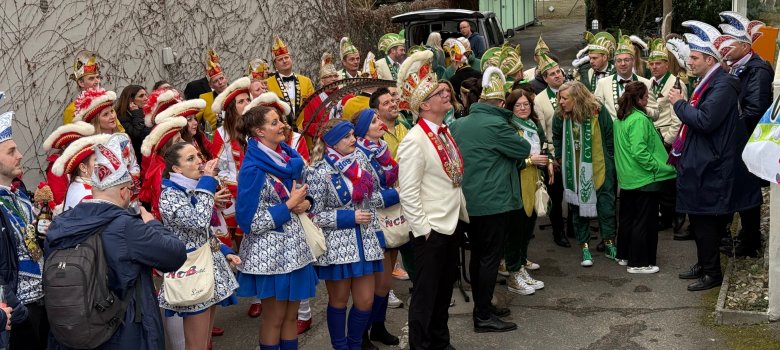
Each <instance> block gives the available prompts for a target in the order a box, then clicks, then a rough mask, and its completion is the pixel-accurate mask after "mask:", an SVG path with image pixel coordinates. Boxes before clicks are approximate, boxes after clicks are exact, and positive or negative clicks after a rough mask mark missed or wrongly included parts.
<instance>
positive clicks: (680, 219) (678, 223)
mask: <svg viewBox="0 0 780 350" xmlns="http://www.w3.org/2000/svg"><path fill="white" fill-rule="evenodd" d="M683 225H685V214H678V215H675V217H674V220H673V221H672V229H674V233H678V232H680V230H681V229H682V227H683Z"/></svg>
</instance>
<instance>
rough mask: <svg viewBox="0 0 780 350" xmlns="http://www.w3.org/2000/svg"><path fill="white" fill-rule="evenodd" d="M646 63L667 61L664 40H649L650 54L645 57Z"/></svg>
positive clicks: (667, 55)
mask: <svg viewBox="0 0 780 350" xmlns="http://www.w3.org/2000/svg"><path fill="white" fill-rule="evenodd" d="M647 61H648V62H658V61H667V62H668V61H669V51H667V50H666V43H664V39H662V38H655V39H651V40H650V54H649V55H648V56H647Z"/></svg>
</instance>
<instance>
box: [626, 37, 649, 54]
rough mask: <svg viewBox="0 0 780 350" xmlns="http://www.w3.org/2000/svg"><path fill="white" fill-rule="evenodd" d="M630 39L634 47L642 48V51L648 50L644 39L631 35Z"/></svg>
mask: <svg viewBox="0 0 780 350" xmlns="http://www.w3.org/2000/svg"><path fill="white" fill-rule="evenodd" d="M628 39H629V40H631V42H632V43H634V45H636V46H639V47H641V48H642V50H647V49H648V46H647V43H646V42H645V41H644V40H642V38H640V37H638V36H636V35H630V36H629V37H628Z"/></svg>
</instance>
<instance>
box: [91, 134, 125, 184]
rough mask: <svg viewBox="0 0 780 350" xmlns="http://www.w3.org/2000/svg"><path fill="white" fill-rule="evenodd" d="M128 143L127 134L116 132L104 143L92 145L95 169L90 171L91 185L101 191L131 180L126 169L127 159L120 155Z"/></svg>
mask: <svg viewBox="0 0 780 350" xmlns="http://www.w3.org/2000/svg"><path fill="white" fill-rule="evenodd" d="M129 143H130V139H129V138H128V136H127V134H123V133H116V134H113V135H111V137H110V138H109V139H108V140H107V141H106V142H105V143H98V144H95V145H94V146H93V149H94V152H95V169H94V170H93V171H92V186H93V187H95V188H97V189H98V190H101V191H103V190H105V189H107V188H110V187H114V186H119V185H121V184H125V183H129V182H132V181H133V178H132V176H131V175H130V171H129V170H128V169H127V160H126V159H124V157H123V155H122V151H123V150H124V149H125V147H127V144H129Z"/></svg>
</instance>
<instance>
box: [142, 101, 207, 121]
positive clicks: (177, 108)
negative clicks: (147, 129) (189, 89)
mask: <svg viewBox="0 0 780 350" xmlns="http://www.w3.org/2000/svg"><path fill="white" fill-rule="evenodd" d="M204 108H206V101H205V100H203V99H200V98H196V99H192V100H187V101H181V102H178V103H176V104H174V105H172V106H170V107H169V108H167V109H166V110H164V111H162V112H160V113H157V115H156V116H155V117H154V124H155V125H157V124H160V123H162V122H164V121H166V120H168V119H171V118H174V117H184V118H187V117H189V116H192V115H196V114H198V112H200V111H201V110H203V109H204Z"/></svg>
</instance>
